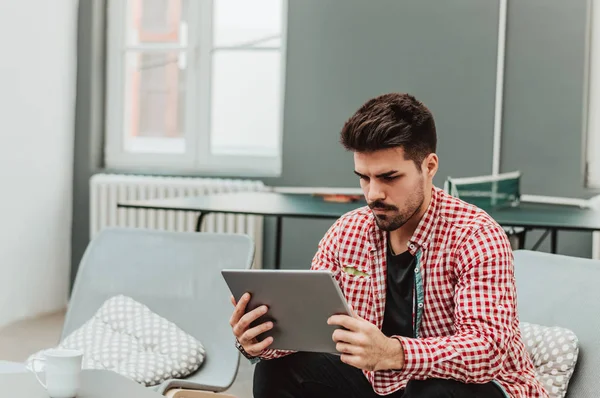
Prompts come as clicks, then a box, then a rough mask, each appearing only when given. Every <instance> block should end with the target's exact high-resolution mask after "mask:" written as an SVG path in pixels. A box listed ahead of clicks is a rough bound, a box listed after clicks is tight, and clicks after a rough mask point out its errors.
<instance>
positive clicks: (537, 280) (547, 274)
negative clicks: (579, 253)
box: [515, 250, 600, 398]
mask: <svg viewBox="0 0 600 398" xmlns="http://www.w3.org/2000/svg"><path fill="white" fill-rule="evenodd" d="M515 275H516V283H517V293H518V298H517V300H518V309H519V319H520V320H521V321H523V322H530V323H537V324H540V325H547V326H561V327H564V328H567V329H570V330H572V331H573V332H574V333H575V334H576V336H577V338H578V339H579V343H580V352H579V358H578V360H577V365H576V370H575V373H574V374H573V377H572V378H571V382H570V383H569V388H568V393H567V397H568V398H591V397H597V396H598V391H600V378H599V377H598V369H600V287H599V286H598V282H599V281H600V261H596V260H590V259H583V258H576V257H568V256H561V255H556V254H548V253H540V252H532V251H527V250H517V251H515Z"/></svg>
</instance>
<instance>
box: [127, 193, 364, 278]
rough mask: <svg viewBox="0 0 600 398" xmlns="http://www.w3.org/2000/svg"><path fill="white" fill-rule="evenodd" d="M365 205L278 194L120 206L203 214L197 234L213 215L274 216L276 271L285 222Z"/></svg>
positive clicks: (223, 195)
mask: <svg viewBox="0 0 600 398" xmlns="http://www.w3.org/2000/svg"><path fill="white" fill-rule="evenodd" d="M365 204H366V203H365V202H364V201H358V202H350V203H340V202H326V201H324V200H323V199H322V198H321V197H319V196H315V195H306V194H284V193H276V192H235V193H220V194H209V195H205V196H197V197H185V198H170V199H150V200H142V201H129V202H122V203H117V206H118V207H125V208H137V209H153V210H178V211H193V212H200V215H199V216H198V221H197V223H196V231H200V230H201V228H202V221H203V220H204V217H205V216H206V215H207V214H210V213H227V214H252V215H257V216H271V217H275V218H276V220H277V229H276V234H275V236H276V238H275V239H276V246H275V268H276V269H279V268H281V228H282V218H283V217H289V218H315V219H337V218H339V217H340V216H341V215H343V214H345V213H347V212H349V211H351V210H354V209H356V208H357V207H361V206H364V205H365Z"/></svg>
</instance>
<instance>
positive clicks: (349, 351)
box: [327, 314, 404, 371]
mask: <svg viewBox="0 0 600 398" xmlns="http://www.w3.org/2000/svg"><path fill="white" fill-rule="evenodd" d="M327 323H328V324H329V325H337V326H341V327H343V328H345V329H347V330H342V329H336V330H335V331H334V332H333V336H332V338H333V341H335V342H336V349H337V350H338V351H339V352H340V353H341V354H342V355H341V360H342V362H344V363H347V364H348V365H351V366H354V367H356V368H359V369H364V370H372V371H377V370H387V369H401V368H402V367H403V366H404V350H403V348H402V344H401V343H400V341H399V340H397V339H395V338H390V337H387V336H386V335H384V334H383V333H382V332H381V330H379V328H378V327H377V326H375V325H373V324H372V323H371V322H369V321H366V320H364V319H362V318H361V317H359V316H358V315H356V314H354V315H353V316H348V315H333V316H331V317H330V318H329V319H328V320H327Z"/></svg>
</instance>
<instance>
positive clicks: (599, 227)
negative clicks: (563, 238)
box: [485, 202, 600, 253]
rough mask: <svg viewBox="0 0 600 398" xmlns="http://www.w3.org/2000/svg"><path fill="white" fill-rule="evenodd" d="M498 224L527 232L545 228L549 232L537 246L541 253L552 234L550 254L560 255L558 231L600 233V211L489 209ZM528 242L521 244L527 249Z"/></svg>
mask: <svg viewBox="0 0 600 398" xmlns="http://www.w3.org/2000/svg"><path fill="white" fill-rule="evenodd" d="M485 210H486V211H487V212H488V213H489V215H490V216H492V217H493V218H494V219H495V220H496V221H497V222H498V224H500V225H502V226H510V227H523V228H525V229H526V230H531V229H545V230H546V232H545V233H544V234H543V235H542V236H541V237H540V239H539V240H538V241H537V242H536V244H535V245H534V246H533V248H532V250H537V248H538V247H539V245H540V244H541V242H542V241H543V240H544V239H545V238H546V237H547V236H548V234H550V251H551V252H552V253H556V248H557V245H558V231H561V230H562V231H586V232H597V231H600V211H598V210H594V209H591V208H580V207H576V206H564V205H552V204H541V203H527V202H522V203H520V204H519V205H518V206H516V207H505V208H497V209H485ZM524 243H525V242H524V240H523V241H522V242H521V244H520V246H521V247H520V248H523V245H524Z"/></svg>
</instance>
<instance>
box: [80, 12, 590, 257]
mask: <svg viewBox="0 0 600 398" xmlns="http://www.w3.org/2000/svg"><path fill="white" fill-rule="evenodd" d="M90 3H91V0H87V1H82V2H81V4H82V5H81V7H82V8H84V7H87V8H88V9H90V12H91V6H90V5H89V4H90ZM86 4H87V5H86ZM584 6H585V0H571V1H570V2H568V4H567V3H565V2H562V1H559V0H530V1H528V2H518V3H516V2H510V7H509V26H508V37H507V60H506V68H507V70H506V87H505V108H504V130H505V133H504V138H503V148H504V151H503V154H502V167H503V170H513V169H521V170H523V171H524V172H525V179H524V186H523V190H524V191H525V192H527V193H540V194H559V195H573V196H586V195H588V192H586V191H585V190H584V189H583V183H582V171H581V160H582V159H581V139H582V114H581V109H582V101H583V75H582V73H583V61H584V52H583V50H584V43H585V40H584V29H585V24H584V21H585V9H584ZM497 24H498V2H497V1H481V0H453V1H452V2H447V1H442V0H403V1H397V0H379V1H377V2H374V1H367V0H289V22H288V49H287V76H286V98H285V110H284V112H285V113H284V117H285V122H284V137H283V172H282V176H281V177H279V178H269V179H265V180H264V181H265V182H266V183H267V184H269V185H283V186H333V187H355V186H358V181H357V180H356V178H355V177H354V175H353V173H352V170H353V163H352V155H351V154H350V153H346V152H345V151H344V150H343V149H342V148H341V146H340V145H339V143H338V133H339V130H340V128H341V126H342V125H343V123H344V121H345V120H346V119H347V118H348V117H349V116H350V115H351V114H352V113H353V112H354V111H355V110H356V109H357V108H358V107H359V106H360V105H361V104H362V103H363V102H365V101H366V100H367V99H369V98H371V97H373V96H375V95H378V94H381V93H384V92H390V91H406V92H411V93H412V94H414V95H415V96H416V97H417V98H419V99H421V100H422V101H423V102H425V103H426V104H427V105H428V106H429V107H430V108H431V110H432V112H433V113H434V116H435V118H436V122H437V126H438V132H439V151H438V153H439V156H440V159H441V164H440V171H439V173H438V176H437V178H436V180H435V182H436V184H438V185H441V184H442V183H443V180H444V179H445V177H446V176H448V175H452V176H472V175H479V174H487V173H490V172H491V163H492V159H491V152H492V131H493V121H494V95H495V76H496V50H497V27H498V26H497ZM89 29H90V28H89V26H88V25H86V24H85V23H80V34H81V35H83V40H81V41H82V43H83V45H85V35H86V30H89ZM79 49H80V51H81V53H80V56H82V57H84V58H85V57H86V56H87V57H89V56H90V55H89V49H86V48H82V46H80V47H79ZM79 62H80V73H82V75H81V76H79V79H78V85H79V89H78V95H79V101H78V124H77V135H78V140H79V141H78V143H77V142H76V147H83V150H89V146H90V145H91V146H92V148H93V147H95V145H96V144H94V140H93V139H92V140H90V139H89V138H86V137H87V136H86V135H88V134H89V125H88V122H89V112H90V111H89V109H88V107H86V106H80V105H79V102H81V101H85V98H86V96H89V95H90V92H89V91H87V90H89V82H87V81H86V69H89V67H90V65H88V64H87V63H89V62H90V61H89V60H87V61H86V60H85V59H84V60H80V61H79ZM81 68H83V72H82V70H81ZM88 77H89V76H88ZM559 94H560V95H559ZM561 96H562V98H561ZM96 141H97V138H96ZM96 146H97V145H96ZM542 148H543V149H544V150H545V152H543V151H542V150H541V149H542ZM78 156H79V157H78ZM84 157H85V155H76V159H75V171H76V173H77V174H78V175H77V176H76V179H75V192H74V195H75V198H74V200H75V203H76V206H75V208H74V225H73V236H74V241H73V261H74V264H75V265H76V264H77V263H78V261H79V257H80V254H81V253H82V251H83V249H84V248H85V244H86V243H87V234H88V221H87V217H88V209H87V195H88V193H87V190H88V182H87V179H88V178H89V174H90V173H91V172H92V171H93V167H92V168H90V166H89V159H87V160H85V159H83V158H84ZM558 160H561V161H562V160H565V163H563V164H562V165H560V166H559V164H558ZM81 168H83V169H84V171H78V169H81ZM557 181H559V183H557ZM329 225H331V221H315V220H285V221H284V231H283V234H284V235H283V236H284V239H283V263H284V267H285V268H307V267H308V266H309V264H310V260H311V258H312V256H313V254H314V252H315V250H316V245H317V243H318V241H319V239H320V238H321V237H322V235H323V233H324V232H325V231H326V229H327V228H328V227H329ZM272 230H273V226H272V224H270V223H269V225H268V226H267V231H266V235H267V238H268V239H267V241H268V242H269V243H268V244H267V248H266V250H267V253H266V258H267V262H268V263H272V260H273V259H272V253H273V251H274V248H273V244H272V243H271V242H272V236H273V231H272ZM564 235H565V238H567V239H563V234H561V235H560V238H561V244H560V246H559V247H560V249H561V251H563V252H567V253H569V254H577V255H582V256H590V254H591V251H590V247H591V246H590V236H589V234H568V235H567V234H564ZM529 243H530V244H531V243H532V242H531V241H530V242H529ZM269 254H271V256H269Z"/></svg>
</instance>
